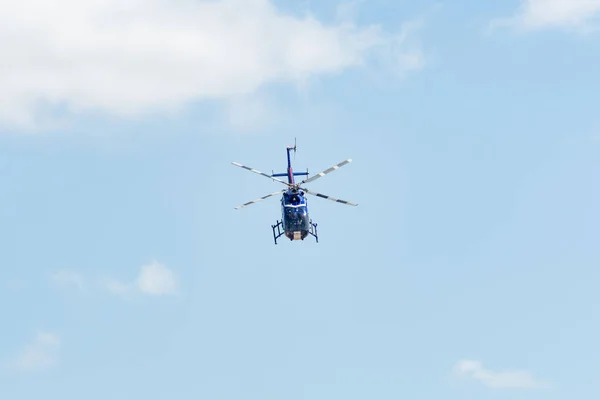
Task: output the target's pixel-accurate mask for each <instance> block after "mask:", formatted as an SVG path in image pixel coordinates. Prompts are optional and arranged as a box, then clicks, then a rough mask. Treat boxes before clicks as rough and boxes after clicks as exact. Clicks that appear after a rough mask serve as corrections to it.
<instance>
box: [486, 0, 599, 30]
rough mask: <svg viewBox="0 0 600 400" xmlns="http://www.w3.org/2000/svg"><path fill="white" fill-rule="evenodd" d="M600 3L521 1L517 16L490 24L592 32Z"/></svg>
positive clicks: (563, 0)
mask: <svg viewBox="0 0 600 400" xmlns="http://www.w3.org/2000/svg"><path fill="white" fill-rule="evenodd" d="M599 15H600V0H521V5H520V7H519V10H518V11H517V13H516V15H514V16H513V17H510V18H504V19H496V20H494V21H492V27H495V26H508V27H512V28H515V29H518V30H524V31H531V30H539V29H546V28H560V29H572V30H577V31H581V32H589V31H591V30H594V29H595V28H594V19H595V18H596V17H598V16H599Z"/></svg>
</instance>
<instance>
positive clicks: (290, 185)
mask: <svg viewBox="0 0 600 400" xmlns="http://www.w3.org/2000/svg"><path fill="white" fill-rule="evenodd" d="M292 150H294V158H295V156H296V140H294V147H291V146H287V147H286V151H287V163H288V167H287V172H285V173H278V174H275V173H272V174H271V175H268V174H266V173H264V172H260V171H258V170H256V169H254V168H251V167H248V166H245V165H242V164H240V163H237V162H232V164H233V165H235V166H237V167H240V168H244V169H247V170H248V171H251V172H254V173H256V174H259V175H262V176H264V177H267V178H269V179H272V180H273V181H277V182H280V183H282V184H284V185H285V186H287V187H286V189H282V190H279V191H277V192H275V193H271V194H268V195H266V196H263V197H259V198H258V199H256V200H252V201H249V202H247V203H244V204H242V205H240V206H237V207H235V209H236V210H239V209H241V208H243V207H246V206H249V205H250V204H254V203H257V202H259V201H261V200H264V199H267V198H269V197H271V196H276V195H278V194H282V197H281V221H279V220H277V223H276V224H275V225H271V228H272V229H273V239H274V240H275V244H277V239H279V238H280V237H281V236H282V235H285V236H286V237H287V238H288V239H290V241H292V240H304V239H305V238H306V237H307V236H308V235H309V234H310V235H312V236H314V237H315V240H316V242H317V243H318V242H319V236H318V235H317V224H315V223H313V222H312V220H311V219H310V217H309V215H308V202H307V199H306V197H305V194H310V195H313V196H316V197H320V198H322V199H327V200H331V201H335V202H337V203H342V204H347V205H349V206H358V204H355V203H352V202H349V201H346V200H340V199H336V198H334V197H331V196H327V195H324V194H321V193H317V192H313V191H311V190H308V189H306V188H304V187H301V186H300V185H303V184H305V183H309V182H313V181H314V180H316V179H319V178H321V177H322V176H325V175H327V174H329V173H330V172H333V171H335V170H337V169H339V168H340V167H343V166H344V165H346V164H348V163H351V162H352V159H351V158H349V159H347V160H344V161H342V162H341V163H339V164H337V165H334V166H333V167H331V168H328V169H326V170H324V171H321V172H319V173H318V174H315V175H313V176H312V177H310V178H307V179H305V180H303V181H301V182H300V183H296V182H295V179H294V177H295V176H307V177H308V169H307V170H306V172H294V171H293V170H292V163H291V160H290V151H292ZM284 176H286V177H287V182H285V181H283V180H281V179H278V177H284ZM282 229H283V231H282ZM276 230H277V231H276Z"/></svg>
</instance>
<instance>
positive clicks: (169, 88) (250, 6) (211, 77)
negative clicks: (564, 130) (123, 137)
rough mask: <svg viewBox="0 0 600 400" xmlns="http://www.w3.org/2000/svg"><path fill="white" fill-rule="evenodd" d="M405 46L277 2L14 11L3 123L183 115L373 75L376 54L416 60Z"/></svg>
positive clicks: (28, 5)
mask: <svg viewBox="0 0 600 400" xmlns="http://www.w3.org/2000/svg"><path fill="white" fill-rule="evenodd" d="M31 10H36V12H31ZM341 14H344V13H341ZM350 15H352V12H350V8H348V7H347V10H346V13H345V15H344V18H349V16H350ZM390 43H391V44H392V45H390ZM399 44H400V42H399V41H398V40H397V36H395V34H394V33H393V32H392V33H389V32H385V31H384V30H382V29H381V27H380V26H377V25H368V26H359V25H357V24H355V23H353V22H349V21H346V20H344V21H341V22H339V21H336V22H331V23H328V22H322V21H319V20H317V19H315V18H313V17H310V16H306V17H295V16H291V15H286V14H283V13H281V12H280V11H279V10H278V9H277V8H276V6H275V5H273V4H272V2H271V1H269V0H214V1H200V2H188V1H178V2H173V1H169V0H153V1H150V2H148V1H143V0H132V1H127V2H125V3H124V2H120V1H117V0H89V1H79V0H57V1H53V2H50V3H49V2H47V1H45V0H21V1H14V2H6V1H5V2H1V3H0V47H1V48H2V60H3V61H2V73H1V74H0V124H4V125H10V126H14V127H19V128H35V127H37V126H38V124H39V123H40V121H41V120H40V118H42V116H43V115H55V113H53V112H52V110H54V109H55V108H60V109H62V110H68V112H71V113H77V112H94V113H96V112H99V113H104V114H109V115H117V116H123V117H137V116H143V115H146V114H149V113H157V112H162V113H176V112H179V111H181V110H183V109H184V107H185V106H186V105H187V104H189V103H190V102H191V101H197V100H203V99H215V100H227V99H230V98H233V99H238V98H240V96H249V95H251V94H253V93H255V92H257V91H258V90H259V89H260V88H261V87H263V86H265V85H267V84H270V83H292V84H296V83H297V82H302V81H304V80H306V79H309V78H310V77H312V76H315V75H323V74H325V75H327V74H335V73H339V72H341V71H343V70H345V69H347V68H352V67H360V66H364V65H366V64H368V62H369V61H368V60H370V57H369V55H370V54H372V53H373V51H381V50H382V49H384V50H385V51H393V53H394V54H395V55H394V56H393V57H398V58H399V59H400V60H406V59H407V58H408V59H413V58H414V56H405V55H403V54H404V53H405V52H406V50H405V49H404V48H403V47H402V46H398V45H399ZM415 65H416V64H415V62H414V61H411V62H409V63H408V64H407V63H405V62H401V63H398V65H397V68H404V67H405V66H408V68H413V67H414V66H415ZM48 110H50V112H48Z"/></svg>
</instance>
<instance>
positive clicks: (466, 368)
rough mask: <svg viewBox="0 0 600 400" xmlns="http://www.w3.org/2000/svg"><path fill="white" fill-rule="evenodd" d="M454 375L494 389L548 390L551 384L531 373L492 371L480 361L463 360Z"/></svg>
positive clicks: (457, 365) (456, 367)
mask: <svg viewBox="0 0 600 400" xmlns="http://www.w3.org/2000/svg"><path fill="white" fill-rule="evenodd" d="M454 373H455V374H456V375H457V376H459V377H461V378H465V379H472V380H476V381H478V382H480V383H481V384H483V385H485V386H488V387H490V388H494V389H509V388H522V389H534V388H547V387H549V386H550V383H548V382H546V381H541V380H537V379H535V378H533V376H532V375H531V373H530V372H528V371H522V370H510V371H491V370H489V369H486V368H484V366H483V364H482V363H481V362H480V361H474V360H461V361H459V362H458V363H457V364H456V365H455V366H454Z"/></svg>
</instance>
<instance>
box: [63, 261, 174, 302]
mask: <svg viewBox="0 0 600 400" xmlns="http://www.w3.org/2000/svg"><path fill="white" fill-rule="evenodd" d="M52 280H53V281H54V282H55V283H56V284H58V285H59V286H61V287H68V286H73V287H76V288H78V289H80V291H82V292H83V291H84V290H81V288H84V289H87V288H89V287H91V286H94V287H97V288H99V289H101V290H102V291H108V292H110V293H112V294H116V295H121V296H132V295H137V294H142V295H147V296H165V295H173V294H177V293H178V291H179V279H178V277H177V275H176V274H175V272H174V271H173V270H171V269H169V268H167V267H166V266H165V265H164V264H162V263H160V262H158V261H156V260H153V261H151V262H150V263H148V264H145V265H142V266H141V267H140V269H139V272H138V274H137V276H136V277H135V279H133V280H132V281H130V282H124V281H121V280H118V279H115V278H113V277H111V278H104V279H90V278H85V277H84V276H83V275H81V274H79V273H77V272H73V271H64V270H63V271H58V272H56V273H55V274H53V276H52Z"/></svg>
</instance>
